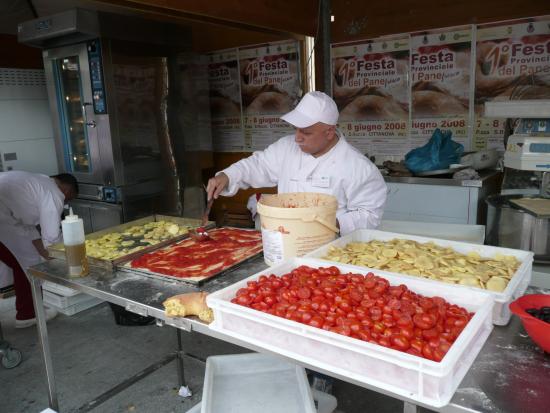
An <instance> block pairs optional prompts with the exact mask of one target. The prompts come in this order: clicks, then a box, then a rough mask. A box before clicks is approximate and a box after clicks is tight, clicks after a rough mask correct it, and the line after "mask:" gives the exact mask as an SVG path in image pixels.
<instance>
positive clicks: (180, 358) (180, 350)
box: [176, 328, 187, 387]
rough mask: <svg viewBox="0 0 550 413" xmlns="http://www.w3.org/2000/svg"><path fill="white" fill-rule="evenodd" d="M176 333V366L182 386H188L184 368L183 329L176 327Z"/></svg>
mask: <svg viewBox="0 0 550 413" xmlns="http://www.w3.org/2000/svg"><path fill="white" fill-rule="evenodd" d="M176 334H177V337H178V356H177V357H176V365H177V366H176V367H177V369H178V380H179V384H180V387H183V386H187V384H186V383H185V374H184V370H183V356H184V355H185V352H184V351H183V345H182V340H181V330H180V329H179V328H176Z"/></svg>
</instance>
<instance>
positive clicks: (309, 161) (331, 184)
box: [221, 133, 387, 235]
mask: <svg viewBox="0 0 550 413" xmlns="http://www.w3.org/2000/svg"><path fill="white" fill-rule="evenodd" d="M222 172H224V173H225V174H226V175H227V176H228V177H229V185H228V187H227V188H226V189H225V190H224V191H223V192H221V195H223V196H232V195H235V193H236V192H237V191H238V190H239V189H247V188H250V187H253V188H262V187H272V186H277V189H278V192H279V193H285V192H321V193H325V194H330V195H334V196H335V197H336V198H337V199H338V211H337V213H336V217H337V219H338V222H339V224H340V233H341V234H342V235H345V234H347V233H349V232H351V231H354V230H356V229H366V228H376V227H377V226H378V225H379V224H380V220H381V219H382V214H383V212H384V204H385V202H386V194H387V188H386V183H385V182H384V178H382V175H381V174H380V172H379V171H378V168H377V167H376V166H375V165H374V164H373V163H372V162H371V161H370V160H368V159H367V158H366V157H365V156H364V155H363V154H361V153H360V152H359V151H358V150H357V149H355V148H354V147H353V146H351V145H350V144H349V143H348V142H347V141H346V140H345V138H344V136H343V135H342V134H341V133H339V141H338V143H337V144H336V145H335V146H334V147H332V148H331V149H330V151H329V152H327V153H326V154H324V155H322V156H320V157H318V158H316V157H314V156H312V155H310V154H307V153H305V152H303V151H302V150H301V149H300V146H299V145H298V144H297V143H296V142H295V135H289V136H285V137H283V138H281V139H279V140H278V141H277V142H275V143H273V144H272V145H270V146H268V147H267V148H266V149H265V150H264V151H258V152H254V153H253V154H252V156H250V157H248V158H246V159H242V160H240V161H239V162H236V163H234V164H233V165H231V166H230V167H229V168H227V169H224V170H223V171H222Z"/></svg>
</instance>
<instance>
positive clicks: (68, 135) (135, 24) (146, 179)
mask: <svg viewBox="0 0 550 413" xmlns="http://www.w3.org/2000/svg"><path fill="white" fill-rule="evenodd" d="M190 36H191V35H190V31H189V30H188V29H186V28H185V27H180V26H173V25H170V24H167V23H159V22H154V21H148V20H142V19H138V18H134V17H127V16H115V15H111V14H105V13H99V12H92V11H87V10H82V9H74V10H70V11H67V12H65V13H60V14H57V15H54V16H49V17H44V18H40V19H36V20H32V21H29V22H25V23H22V24H21V25H20V26H19V41H20V42H24V43H27V44H31V45H34V46H38V47H41V48H42V49H43V58H44V68H45V73H46V81H47V89H48V97H49V103H50V108H51V117H52V122H53V126H54V134H55V142H56V152H57V157H58V164H59V169H60V170H61V171H65V172H69V173H71V174H73V175H74V176H75V177H76V178H77V180H78V182H79V186H80V195H79V200H77V201H76V202H75V206H76V204H77V203H78V209H79V210H80V211H82V213H83V216H84V218H85V220H86V219H87V220H88V221H87V229H89V230H98V229H101V228H100V227H101V226H104V225H105V224H106V223H112V224H118V223H120V222H115V221H116V219H115V218H116V217H117V216H118V217H119V219H120V221H121V222H122V221H128V220H131V219H135V218H138V217H140V216H144V215H148V214H151V213H155V212H160V213H172V214H173V213H176V214H181V213H183V210H182V209H183V207H182V205H183V204H184V203H183V189H184V183H185V184H186V185H191V186H192V185H197V186H200V182H196V183H193V182H190V179H189V178H190V177H191V176H192V175H197V174H188V173H186V165H185V162H186V161H185V160H186V159H188V158H189V154H184V153H182V151H180V150H178V151H176V150H175V148H178V149H179V148H181V147H185V145H182V142H185V139H186V136H185V133H184V131H185V128H184V127H183V125H181V124H179V123H181V122H180V119H181V118H182V116H181V113H177V112H178V110H179V109H180V108H181V107H182V104H181V102H182V101H189V102H193V101H196V100H195V97H194V96H193V93H197V91H196V90H189V88H185V87H182V84H184V82H181V81H180V79H178V78H179V77H182V76H187V74H183V73H181V71H180V70H178V68H180V67H186V66H185V65H181V61H182V59H185V58H186V56H191V54H190V50H189V49H190V45H191V37H190ZM205 109H206V110H208V108H207V107H206V108H205ZM193 113H194V114H197V113H198V112H197V111H196V110H194V111H193ZM191 120H192V119H191ZM186 121H189V119H186ZM198 175H199V176H200V174H198ZM184 178H185V179H184ZM186 204H188V202H186ZM84 206H86V208H88V212H87V213H86V212H84V211H83V208H85V207H84ZM114 211H118V212H114ZM101 214H105V217H106V218H105V219H101V218H98V216H100V215H101ZM94 217H95V218H94Z"/></svg>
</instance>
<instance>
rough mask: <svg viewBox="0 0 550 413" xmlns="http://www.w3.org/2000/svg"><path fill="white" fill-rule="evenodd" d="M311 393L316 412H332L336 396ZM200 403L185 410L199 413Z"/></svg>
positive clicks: (318, 392) (320, 392) (315, 391)
mask: <svg viewBox="0 0 550 413" xmlns="http://www.w3.org/2000/svg"><path fill="white" fill-rule="evenodd" d="M311 394H312V395H313V400H314V401H315V404H316V406H317V413H332V412H334V410H335V409H336V407H337V406H338V402H337V400H336V397H334V396H332V395H330V394H326V393H323V392H322V391H319V390H315V389H312V390H311ZM201 408H202V404H201V403H200V402H199V403H198V404H196V405H194V406H193V407H191V409H189V410H187V413H201Z"/></svg>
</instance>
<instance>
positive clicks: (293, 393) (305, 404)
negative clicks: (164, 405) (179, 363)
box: [201, 353, 316, 413]
mask: <svg viewBox="0 0 550 413" xmlns="http://www.w3.org/2000/svg"><path fill="white" fill-rule="evenodd" d="M220 412H223V413H258V412H261V413H279V412H285V413H315V412H316V410H315V405H314V404H313V397H312V395H311V389H310V388H309V384H308V381H307V377H306V372H305V370H304V368H303V367H300V366H296V365H294V364H290V363H288V362H285V361H283V360H281V359H280V358H278V357H274V356H270V355H265V354H259V353H249V354H236V355H229V356H213V357H208V359H207V360H206V372H205V378H204V387H203V391H202V408H201V413H220Z"/></svg>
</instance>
